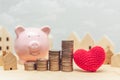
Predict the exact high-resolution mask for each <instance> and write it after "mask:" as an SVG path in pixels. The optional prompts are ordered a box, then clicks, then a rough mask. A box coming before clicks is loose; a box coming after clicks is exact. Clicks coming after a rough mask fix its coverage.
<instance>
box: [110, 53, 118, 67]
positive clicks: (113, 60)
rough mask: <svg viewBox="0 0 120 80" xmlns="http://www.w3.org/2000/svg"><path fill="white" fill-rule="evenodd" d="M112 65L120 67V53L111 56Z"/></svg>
mask: <svg viewBox="0 0 120 80" xmlns="http://www.w3.org/2000/svg"><path fill="white" fill-rule="evenodd" d="M111 66H112V67H120V53H117V54H114V55H113V56H112V57H111Z"/></svg>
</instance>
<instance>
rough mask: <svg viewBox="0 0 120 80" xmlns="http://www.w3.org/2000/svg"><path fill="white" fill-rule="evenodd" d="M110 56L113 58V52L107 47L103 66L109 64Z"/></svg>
mask: <svg viewBox="0 0 120 80" xmlns="http://www.w3.org/2000/svg"><path fill="white" fill-rule="evenodd" d="M112 56H113V52H112V51H111V50H110V48H109V47H108V49H107V52H106V58H105V61H104V64H111V57H112Z"/></svg>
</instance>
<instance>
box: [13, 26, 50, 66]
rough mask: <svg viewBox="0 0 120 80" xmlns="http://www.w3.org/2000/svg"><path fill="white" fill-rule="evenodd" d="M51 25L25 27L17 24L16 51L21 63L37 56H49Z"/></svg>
mask: <svg viewBox="0 0 120 80" xmlns="http://www.w3.org/2000/svg"><path fill="white" fill-rule="evenodd" d="M49 32H50V28H49V27H47V26H46V27H42V28H24V27H23V26H17V27H16V29H15V33H16V36H17V37H16V39H15V51H16V53H17V55H18V57H19V59H20V63H22V64H23V63H24V62H26V61H29V60H32V61H34V60H36V59H37V58H47V57H48V51H49V41H48V34H49Z"/></svg>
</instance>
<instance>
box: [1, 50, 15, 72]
mask: <svg viewBox="0 0 120 80" xmlns="http://www.w3.org/2000/svg"><path fill="white" fill-rule="evenodd" d="M3 63H4V64H3V67H4V70H16V69H17V59H16V56H14V55H13V54H12V53H10V52H6V51H3Z"/></svg>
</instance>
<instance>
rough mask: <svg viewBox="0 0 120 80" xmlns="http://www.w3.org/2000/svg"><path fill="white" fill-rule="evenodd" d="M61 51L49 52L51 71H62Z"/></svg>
mask: <svg viewBox="0 0 120 80" xmlns="http://www.w3.org/2000/svg"><path fill="white" fill-rule="evenodd" d="M59 65H60V51H54V50H50V51H49V70H50V71H59V70H60V66H59Z"/></svg>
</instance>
